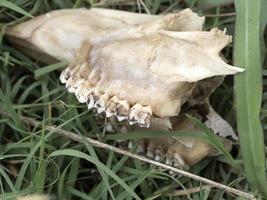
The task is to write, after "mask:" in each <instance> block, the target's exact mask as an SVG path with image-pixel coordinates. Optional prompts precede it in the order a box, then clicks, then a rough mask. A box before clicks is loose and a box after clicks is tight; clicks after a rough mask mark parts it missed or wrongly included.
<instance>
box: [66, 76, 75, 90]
mask: <svg viewBox="0 0 267 200" xmlns="http://www.w3.org/2000/svg"><path fill="white" fill-rule="evenodd" d="M74 83H75V77H71V78H69V79H68V80H67V83H66V88H67V89H68V92H70V93H74V92H75V90H76V89H75V88H74V87H73V85H74Z"/></svg>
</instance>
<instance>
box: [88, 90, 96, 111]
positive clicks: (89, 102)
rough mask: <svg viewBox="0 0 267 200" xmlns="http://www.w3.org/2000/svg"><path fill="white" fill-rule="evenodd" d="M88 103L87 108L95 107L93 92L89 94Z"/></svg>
mask: <svg viewBox="0 0 267 200" xmlns="http://www.w3.org/2000/svg"><path fill="white" fill-rule="evenodd" d="M86 103H87V108H88V109H89V110H90V109H92V108H93V107H94V105H95V102H94V97H93V95H92V93H90V94H89V96H88V98H87V101H86Z"/></svg>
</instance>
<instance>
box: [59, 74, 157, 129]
mask: <svg viewBox="0 0 267 200" xmlns="http://www.w3.org/2000/svg"><path fill="white" fill-rule="evenodd" d="M69 74H72V76H71V77H69V76H70V75H69ZM60 79H61V82H62V83H64V82H65V83H66V88H67V89H68V91H69V92H70V93H75V96H76V98H77V99H78V100H79V102H80V103H86V104H87V107H88V109H93V108H95V109H96V111H97V113H99V114H100V113H103V112H105V114H106V116H107V117H111V116H116V117H117V119H118V121H123V120H128V121H129V123H130V125H132V124H139V126H141V127H149V126H150V119H151V115H152V110H151V108H150V107H149V106H142V105H141V104H135V105H134V106H132V107H130V105H129V103H128V102H127V101H126V100H121V99H119V98H118V97H116V96H113V97H112V98H110V97H109V96H108V95H107V94H105V93H104V94H103V93H100V92H99V91H98V90H97V89H96V88H94V87H93V86H92V85H91V84H90V83H88V82H87V81H85V80H84V79H81V78H76V77H75V69H72V71H70V70H68V69H66V70H65V71H63V72H62V74H61V77H60Z"/></svg>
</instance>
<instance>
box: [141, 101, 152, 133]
mask: <svg viewBox="0 0 267 200" xmlns="http://www.w3.org/2000/svg"><path fill="white" fill-rule="evenodd" d="M151 115H152V110H151V108H150V107H149V106H143V107H142V108H141V110H140V112H139V115H138V124H139V126H141V127H146V128H148V127H149V126H150V118H151Z"/></svg>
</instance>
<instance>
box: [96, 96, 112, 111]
mask: <svg viewBox="0 0 267 200" xmlns="http://www.w3.org/2000/svg"><path fill="white" fill-rule="evenodd" d="M108 99H109V96H108V95H107V94H103V95H100V96H99V100H98V101H97V102H96V104H95V106H96V109H97V112H98V113H102V112H104V111H105V106H106V104H107V101H108Z"/></svg>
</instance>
